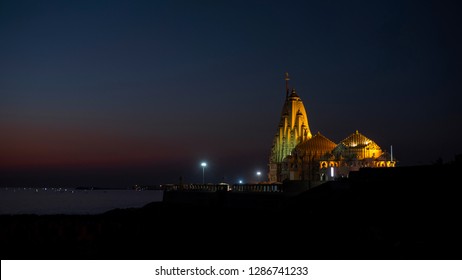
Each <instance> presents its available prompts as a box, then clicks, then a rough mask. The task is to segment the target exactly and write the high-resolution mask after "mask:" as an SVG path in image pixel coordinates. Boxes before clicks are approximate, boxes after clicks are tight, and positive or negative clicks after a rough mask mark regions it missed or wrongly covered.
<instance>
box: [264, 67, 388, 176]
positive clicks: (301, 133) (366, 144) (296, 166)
mask: <svg viewBox="0 0 462 280" xmlns="http://www.w3.org/2000/svg"><path fill="white" fill-rule="evenodd" d="M285 79H286V99H285V102H284V106H283V108H282V113H281V119H280V122H279V126H278V128H277V130H276V135H275V137H274V139H273V145H272V147H271V155H270V159H269V164H268V167H269V172H268V180H269V182H271V183H274V182H282V181H284V180H306V181H310V182H323V181H328V180H333V179H335V178H340V177H348V174H349V172H350V171H356V170H359V168H361V167H395V165H396V160H395V159H394V158H393V155H392V154H388V153H386V152H384V151H382V149H381V148H380V146H379V145H377V143H375V142H374V141H373V140H371V139H369V138H367V137H366V136H364V135H363V134H361V133H359V132H358V131H355V132H354V133H352V134H351V135H350V136H348V137H347V138H345V139H344V140H342V141H340V143H338V144H336V143H335V142H333V141H332V140H330V139H328V138H327V137H325V136H324V135H322V134H321V133H319V132H318V133H316V134H315V135H314V136H312V135H311V132H310V128H309V125H308V116H307V114H306V110H305V106H304V105H303V102H302V100H301V99H300V97H299V96H298V95H297V93H296V91H295V90H294V89H292V91H291V93H290V95H289V86H288V81H289V76H288V74H287V73H286V77H285Z"/></svg>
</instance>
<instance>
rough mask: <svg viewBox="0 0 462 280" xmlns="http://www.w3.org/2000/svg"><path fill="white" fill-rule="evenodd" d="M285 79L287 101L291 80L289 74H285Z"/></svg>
mask: <svg viewBox="0 0 462 280" xmlns="http://www.w3.org/2000/svg"><path fill="white" fill-rule="evenodd" d="M284 79H285V80H286V99H287V98H289V80H290V78H289V73H288V72H286V73H285V78H284Z"/></svg>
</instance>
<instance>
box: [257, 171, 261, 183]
mask: <svg viewBox="0 0 462 280" xmlns="http://www.w3.org/2000/svg"><path fill="white" fill-rule="evenodd" d="M257 176H258V182H257V183H260V176H261V172H260V171H257Z"/></svg>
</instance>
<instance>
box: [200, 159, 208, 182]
mask: <svg viewBox="0 0 462 280" xmlns="http://www.w3.org/2000/svg"><path fill="white" fill-rule="evenodd" d="M201 166H202V184H204V185H205V167H206V166H207V163H206V162H202V163H201Z"/></svg>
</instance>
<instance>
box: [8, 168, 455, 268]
mask: <svg viewBox="0 0 462 280" xmlns="http://www.w3.org/2000/svg"><path fill="white" fill-rule="evenodd" d="M460 171H461V166H460V165H457V164H448V165H435V166H421V167H407V168H406V167H403V168H394V169H363V170H361V171H360V172H357V173H354V174H351V176H350V179H348V180H345V181H333V182H329V183H326V184H324V185H321V186H319V187H316V188H313V189H311V190H308V191H306V192H303V193H300V194H298V195H296V196H287V195H282V194H280V193H279V194H265V193H251V194H236V193H189V194H188V193H184V192H183V193H174V192H172V193H168V194H166V197H165V201H164V202H160V203H152V204H149V205H146V206H145V207H143V208H139V209H124V210H120V209H117V210H113V211H110V212H107V213H104V214H101V215H88V216H79V215H72V216H68V215H50V216H37V215H19V216H0V240H1V253H0V254H1V258H2V259H199V258H200V259H461V258H462V257H461V253H460V252H462V251H461V249H462V246H461V244H462V242H461V241H462V239H461V237H462V235H461V233H462V231H461V230H460V229H459V223H460V220H461V213H462V211H461V205H462V204H461V203H460V202H459V201H460V199H461V194H462V192H461V190H460V187H461V184H460V181H459V179H458V178H454V177H453V176H454V174H461V172H460Z"/></svg>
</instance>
